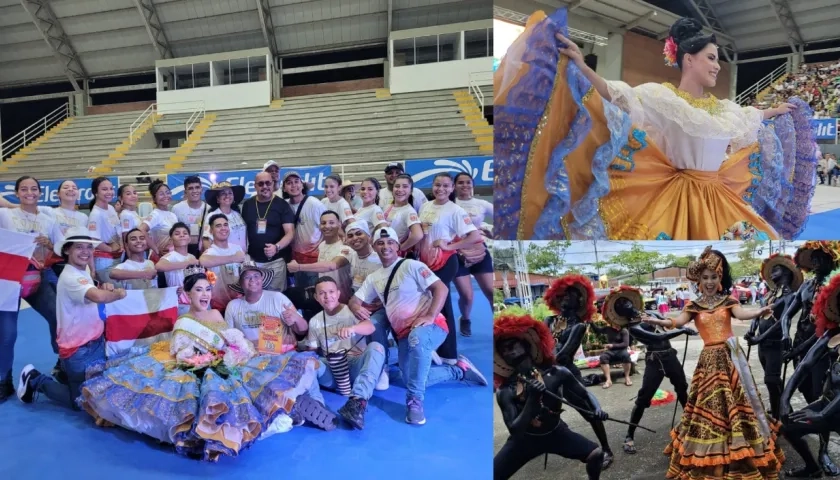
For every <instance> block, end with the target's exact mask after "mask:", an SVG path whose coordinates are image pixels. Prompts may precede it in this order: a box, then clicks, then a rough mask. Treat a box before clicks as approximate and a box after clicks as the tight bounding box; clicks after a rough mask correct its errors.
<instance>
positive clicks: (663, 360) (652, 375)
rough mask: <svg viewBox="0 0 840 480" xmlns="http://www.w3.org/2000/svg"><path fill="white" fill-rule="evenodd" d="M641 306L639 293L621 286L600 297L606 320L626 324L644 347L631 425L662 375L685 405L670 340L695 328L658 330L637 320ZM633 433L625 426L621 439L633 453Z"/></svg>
mask: <svg viewBox="0 0 840 480" xmlns="http://www.w3.org/2000/svg"><path fill="white" fill-rule="evenodd" d="M643 308H644V300H643V298H642V294H641V292H639V290H637V289H635V288H632V287H626V286H625V287H620V288H618V289H615V290H613V291H612V292H610V293H609V294H608V295H607V297H606V298H605V299H604V306H603V309H602V310H601V312H602V314H603V316H604V319H605V320H606V321H608V322H610V323H612V324H614V325H617V326H620V327H624V326H627V325H629V331H630V335H632V336H633V338H635V339H636V340H638V341H639V342H641V343H643V344H644V345H645V346H646V347H647V349H646V353H645V374H644V377H643V378H642V388H640V389H639V395H638V396H637V397H636V405H635V406H634V407H633V412H632V413H631V414H630V423H633V424H638V423H639V422H640V421H641V420H642V415H644V413H645V410H646V409H647V408H648V407H650V402H651V400H653V396H654V395H655V394H656V390H657V389H658V388H659V385H661V384H662V380H663V379H664V378H665V377H668V380H670V381H671V384H672V385H673V386H674V390H675V391H676V395H677V399H678V400H679V402H680V404H681V405H682V406H683V407H685V402H686V400H687V399H688V381H687V380H686V378H685V372H684V371H683V366H682V364H681V363H680V360H679V359H678V358H677V351H676V350H674V349H673V348H671V342H670V340H671V339H672V338H676V337H678V336H680V335H697V332H696V331H695V330H692V329H690V328H687V327H683V328H677V329H674V330H671V331H670V332H662V331H660V330H659V329H658V328H657V327H656V326H654V325H651V324H648V323H641V322H642V318H643V316H644V317H646V316H645V315H644V314H643V313H642V309H643ZM635 435H636V427H635V426H633V425H631V426H629V427H627V435H626V437H625V438H624V452H625V453H629V454H634V453H636V445H635V441H634V437H635Z"/></svg>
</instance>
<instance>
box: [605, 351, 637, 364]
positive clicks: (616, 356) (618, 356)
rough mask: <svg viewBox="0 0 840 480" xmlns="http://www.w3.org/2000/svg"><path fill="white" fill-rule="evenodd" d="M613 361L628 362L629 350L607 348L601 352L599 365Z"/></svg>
mask: <svg viewBox="0 0 840 480" xmlns="http://www.w3.org/2000/svg"><path fill="white" fill-rule="evenodd" d="M613 363H630V352H628V351H627V349H626V348H625V349H623V350H607V351H605V352H604V353H602V354H601V365H611V364H613Z"/></svg>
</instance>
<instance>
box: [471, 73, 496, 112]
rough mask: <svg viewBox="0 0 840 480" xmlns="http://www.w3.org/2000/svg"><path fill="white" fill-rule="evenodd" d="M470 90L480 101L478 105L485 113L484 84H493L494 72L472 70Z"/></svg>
mask: <svg viewBox="0 0 840 480" xmlns="http://www.w3.org/2000/svg"><path fill="white" fill-rule="evenodd" d="M468 81H469V83H468V85H469V90H470V95H473V96H474V97H475V100H476V101H477V102H478V107H479V108H480V109H481V112H482V114H483V113H484V92H482V91H481V87H482V86H483V85H493V72H492V71H490V70H487V71H483V72H470V75H469V80H468Z"/></svg>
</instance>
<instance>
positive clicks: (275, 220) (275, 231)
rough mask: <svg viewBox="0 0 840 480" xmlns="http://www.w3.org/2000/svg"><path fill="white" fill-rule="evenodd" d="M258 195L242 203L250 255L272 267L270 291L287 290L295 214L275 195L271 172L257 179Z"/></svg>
mask: <svg viewBox="0 0 840 480" xmlns="http://www.w3.org/2000/svg"><path fill="white" fill-rule="evenodd" d="M254 186H255V187H256V189H257V194H256V195H255V196H253V197H251V198H249V199H247V200H245V201H244V202H243V203H242V218H243V219H244V220H245V226H246V228H247V230H248V256H249V257H250V258H251V259H252V260H254V261H255V262H257V265H259V266H260V267H261V268H265V269H268V270H271V272H272V274H273V275H272V277H273V280H272V283H271V285H270V286H269V290H275V291H278V292H282V291H283V290H285V289H286V262H287V259H288V260H291V244H292V240H293V239H294V236H295V214H294V212H293V211H292V208H291V207H290V206H289V203H288V202H286V201H285V200H283V199H281V198H275V195H274V181H273V180H272V179H271V174H269V173H267V172H260V173H258V174H257V177H256V179H255V181H254Z"/></svg>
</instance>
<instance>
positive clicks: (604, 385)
mask: <svg viewBox="0 0 840 480" xmlns="http://www.w3.org/2000/svg"><path fill="white" fill-rule="evenodd" d="M610 387H612V382H607V383H605V384H603V385H601V388H603V389H604V390H606V389H608V388H610Z"/></svg>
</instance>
